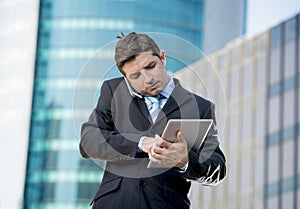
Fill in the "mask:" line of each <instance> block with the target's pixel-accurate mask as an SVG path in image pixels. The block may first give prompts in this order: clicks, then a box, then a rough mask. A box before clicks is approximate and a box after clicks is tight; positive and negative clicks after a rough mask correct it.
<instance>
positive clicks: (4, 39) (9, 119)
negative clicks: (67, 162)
mask: <svg viewBox="0 0 300 209" xmlns="http://www.w3.org/2000/svg"><path fill="white" fill-rule="evenodd" d="M37 24H38V1H37V0H26V1H11V0H1V1H0V28H1V29H0V56H1V59H0V98H1V99H0V127H1V128H0V129H1V140H0V153H1V158H0V164H1V178H0V185H1V189H0V208H1V209H2V208H14V209H17V208H18V209H19V208H21V207H22V202H23V192H24V189H23V188H24V181H25V171H26V157H27V147H28V133H29V127H30V114H31V96H32V86H33V78H34V57H35V43H36V36H37V35H36V31H37Z"/></svg>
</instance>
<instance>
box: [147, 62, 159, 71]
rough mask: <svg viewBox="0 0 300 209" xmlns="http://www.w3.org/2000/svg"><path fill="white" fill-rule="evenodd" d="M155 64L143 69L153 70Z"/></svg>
mask: <svg viewBox="0 0 300 209" xmlns="http://www.w3.org/2000/svg"><path fill="white" fill-rule="evenodd" d="M155 65H156V64H155V63H151V64H150V65H148V66H147V67H146V68H145V69H146V70H152V69H153V68H155Z"/></svg>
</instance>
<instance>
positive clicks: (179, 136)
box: [176, 131, 185, 142]
mask: <svg viewBox="0 0 300 209" xmlns="http://www.w3.org/2000/svg"><path fill="white" fill-rule="evenodd" d="M176 137H177V142H184V141H185V140H184V138H183V136H182V134H181V131H178V132H177V134H176Z"/></svg>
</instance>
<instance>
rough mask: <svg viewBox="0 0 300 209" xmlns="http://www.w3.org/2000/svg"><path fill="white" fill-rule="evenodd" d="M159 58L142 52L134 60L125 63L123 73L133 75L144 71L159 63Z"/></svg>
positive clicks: (150, 53)
mask: <svg viewBox="0 0 300 209" xmlns="http://www.w3.org/2000/svg"><path fill="white" fill-rule="evenodd" d="M158 60H159V58H158V57H157V56H156V55H153V53H152V52H142V53H140V54H138V55H137V56H136V57H135V58H134V59H132V60H129V61H127V62H125V64H124V66H123V71H124V72H125V73H126V74H131V73H134V72H136V71H139V70H142V69H144V68H145V67H147V66H148V65H149V64H151V63H152V62H155V61H158Z"/></svg>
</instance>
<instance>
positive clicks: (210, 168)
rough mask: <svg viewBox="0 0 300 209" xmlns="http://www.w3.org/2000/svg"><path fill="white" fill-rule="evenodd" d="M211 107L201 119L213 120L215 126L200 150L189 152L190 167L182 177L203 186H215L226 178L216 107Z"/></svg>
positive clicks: (211, 128) (211, 105)
mask: <svg viewBox="0 0 300 209" xmlns="http://www.w3.org/2000/svg"><path fill="white" fill-rule="evenodd" d="M209 106H210V107H209V108H208V109H207V111H206V112H205V113H204V114H203V116H202V117H201V118H202V119H213V124H212V126H211V127H210V130H209V131H208V134H207V136H206V139H205V141H204V143H203V144H202V146H201V148H200V150H191V151H190V152H189V165H188V168H187V170H186V172H185V173H183V174H182V175H183V177H184V178H186V179H189V180H193V181H197V182H199V183H202V184H203V185H208V186H215V185H217V184H219V183H220V182H221V181H222V180H223V179H224V178H225V176H226V160H225V155H224V154H223V152H222V150H221V148H220V143H219V139H218V131H217V128H216V119H215V113H214V105H213V104H210V105H209Z"/></svg>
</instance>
